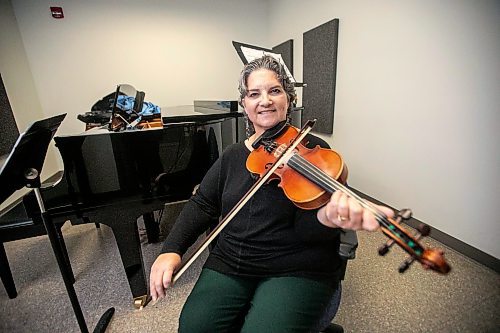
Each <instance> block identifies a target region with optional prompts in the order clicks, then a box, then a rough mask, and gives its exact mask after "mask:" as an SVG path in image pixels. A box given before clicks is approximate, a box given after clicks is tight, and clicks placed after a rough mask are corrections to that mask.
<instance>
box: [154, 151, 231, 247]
mask: <svg viewBox="0 0 500 333" xmlns="http://www.w3.org/2000/svg"><path fill="white" fill-rule="evenodd" d="M220 166H221V161H220V159H219V160H217V161H216V162H215V163H214V165H213V166H212V167H211V168H210V170H209V171H208V172H207V174H206V175H205V177H204V178H203V181H202V182H201V184H200V186H199V188H198V190H197V191H196V193H195V194H194V195H193V196H192V197H191V199H189V201H188V202H187V203H186V205H185V206H184V208H183V209H182V211H181V213H180V214H179V217H178V218H177V220H176V222H175V225H174V227H173V228H172V230H171V232H170V233H169V235H168V236H167V239H166V240H165V243H164V244H163V248H162V251H161V252H162V253H166V252H175V253H178V254H180V255H183V254H184V253H185V252H186V251H187V249H188V248H189V247H190V246H191V245H193V243H194V242H195V241H196V240H197V239H198V237H199V236H200V235H201V234H202V233H203V232H205V231H206V230H208V229H209V228H210V226H211V224H212V223H213V222H214V221H215V220H217V219H218V217H219V216H220V192H219V177H220Z"/></svg>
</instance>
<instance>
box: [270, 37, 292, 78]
mask: <svg viewBox="0 0 500 333" xmlns="http://www.w3.org/2000/svg"><path fill="white" fill-rule="evenodd" d="M272 51H273V53H279V54H281V57H282V58H283V61H284V62H285V64H286V67H288V70H289V71H290V73H292V75H293V39H289V40H287V41H286V42H283V43H281V44H279V45H276V46H275V47H273V49H272Z"/></svg>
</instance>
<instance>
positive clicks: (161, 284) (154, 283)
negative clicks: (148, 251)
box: [149, 253, 181, 302]
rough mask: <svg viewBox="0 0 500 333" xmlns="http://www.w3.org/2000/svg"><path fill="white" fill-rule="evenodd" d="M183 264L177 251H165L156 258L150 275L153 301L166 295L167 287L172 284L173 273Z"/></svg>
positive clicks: (150, 290)
mask: <svg viewBox="0 0 500 333" xmlns="http://www.w3.org/2000/svg"><path fill="white" fill-rule="evenodd" d="M180 264H181V256H180V255H178V254H177V253H163V254H160V255H159V256H158V258H156V260H155V262H154V263H153V266H152V267H151V274H150V275H149V292H150V293H151V298H152V300H153V302H156V300H157V299H160V298H163V297H165V289H167V288H168V287H170V286H171V284H172V275H173V274H174V272H175V270H176V269H177V268H178V267H179V265H180Z"/></svg>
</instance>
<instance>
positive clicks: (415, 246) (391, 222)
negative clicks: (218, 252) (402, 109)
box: [172, 120, 450, 283]
mask: <svg viewBox="0 0 500 333" xmlns="http://www.w3.org/2000/svg"><path fill="white" fill-rule="evenodd" d="M314 123H315V120H314V121H313V120H309V121H307V122H306V124H305V125H304V127H303V128H302V129H301V130H298V129H297V128H295V127H293V126H290V125H288V124H287V123H286V121H284V122H281V123H279V124H278V125H276V126H275V127H273V128H272V129H270V130H267V131H266V132H265V133H264V134H262V135H261V136H260V137H259V138H258V139H257V140H255V142H254V143H252V147H253V148H254V150H253V151H252V152H251V153H250V155H249V157H248V159H247V162H246V167H247V169H248V170H249V171H250V172H251V173H252V174H256V175H259V178H258V180H257V181H256V182H255V183H254V184H253V186H252V187H251V188H250V189H249V190H248V192H247V193H246V194H245V195H244V196H243V197H242V198H241V199H240V201H239V202H238V203H237V204H236V205H235V206H234V207H233V208H232V209H231V210H230V212H229V213H228V214H227V215H226V216H225V217H224V218H223V219H222V220H221V221H220V222H219V224H218V225H217V226H216V227H215V228H214V229H213V230H212V232H211V233H210V234H209V235H208V236H207V238H206V239H205V240H204V241H203V242H202V243H201V244H200V245H199V247H198V248H197V249H196V250H195V251H194V252H193V253H192V254H191V256H190V257H189V258H188V259H187V260H186V261H184V262H183V263H182V264H181V266H180V267H179V269H178V270H177V271H176V272H175V273H174V275H173V277H172V282H173V283H175V282H176V281H177V280H178V279H179V278H180V276H181V275H182V274H183V273H184V272H185V271H186V270H187V268H188V267H189V266H190V265H191V264H192V263H193V262H194V261H195V260H196V258H198V256H199V255H200V254H201V253H202V252H203V251H204V250H205V249H206V248H207V247H208V245H209V244H210V243H211V242H212V241H213V240H214V239H215V238H216V237H217V235H218V234H219V233H220V232H221V231H222V230H223V229H224V228H225V227H226V225H227V224H228V223H229V222H230V221H231V220H232V219H233V218H234V216H235V215H236V214H237V213H238V212H239V211H240V209H241V208H242V207H243V206H244V205H245V204H246V203H247V202H248V201H249V200H250V198H251V197H252V196H253V195H254V194H255V193H256V192H257V190H258V189H259V188H260V187H262V185H264V184H265V183H267V182H269V181H271V180H274V179H279V180H280V183H279V186H280V187H281V188H282V189H283V191H284V193H285V195H286V196H287V197H288V198H289V199H290V200H291V201H292V202H293V203H294V204H295V205H296V206H298V207H299V208H302V209H317V208H319V207H321V206H323V205H324V204H326V203H327V202H328V200H329V199H330V197H331V194H332V193H333V192H335V191H337V190H341V191H343V192H344V193H346V194H348V195H349V196H350V197H352V198H353V199H355V200H356V201H357V202H358V203H359V204H360V205H361V206H363V207H364V208H365V209H368V210H369V211H371V212H372V213H373V215H374V216H375V218H376V220H377V222H378V223H379V224H380V228H381V230H382V232H383V233H384V234H385V235H386V236H387V237H388V238H389V241H388V242H387V243H386V244H384V245H383V246H382V247H380V248H379V254H380V255H385V254H386V253H387V252H388V251H389V249H390V248H391V247H392V246H393V245H394V244H397V245H399V247H401V248H402V249H403V250H404V251H406V252H407V253H408V254H409V255H410V258H408V259H407V260H405V261H404V262H403V264H402V265H401V266H400V267H399V272H400V273H403V272H405V271H406V270H407V269H408V268H409V267H410V265H411V264H412V263H413V262H414V261H418V262H420V263H421V264H422V266H424V268H430V269H431V270H434V271H436V272H438V273H441V274H447V273H448V272H449V271H450V266H449V265H448V263H447V262H446V260H445V259H444V255H443V251H441V250H438V249H430V248H426V247H424V246H423V245H422V244H421V243H419V240H420V239H421V238H422V237H424V236H427V235H428V234H429V232H430V228H429V227H428V226H426V225H423V226H422V227H419V231H420V233H419V234H418V235H416V236H412V235H411V234H410V233H409V232H408V231H407V230H405V229H404V228H403V227H402V226H401V222H402V221H403V220H407V219H409V218H410V217H411V211H410V210H408V209H406V210H401V211H400V212H399V214H398V215H397V216H396V218H395V219H392V218H389V217H387V216H386V215H385V214H384V213H383V212H382V211H380V210H379V209H378V208H377V207H376V206H375V205H374V204H372V203H370V202H368V201H365V200H364V199H362V198H361V197H360V196H359V195H357V194H356V193H355V192H353V191H352V190H350V189H349V188H348V187H346V186H345V185H344V184H345V183H346V180H347V174H348V171H347V167H346V166H345V164H344V162H343V161H342V158H341V156H340V155H339V154H338V153H336V152H335V151H333V150H330V149H325V148H321V147H319V146H317V147H315V148H313V149H308V148H306V147H305V146H304V145H303V144H302V142H303V140H304V139H305V137H306V135H307V134H308V133H309V132H310V131H311V129H312V127H313V126H314Z"/></svg>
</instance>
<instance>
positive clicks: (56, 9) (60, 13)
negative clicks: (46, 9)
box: [50, 7, 64, 19]
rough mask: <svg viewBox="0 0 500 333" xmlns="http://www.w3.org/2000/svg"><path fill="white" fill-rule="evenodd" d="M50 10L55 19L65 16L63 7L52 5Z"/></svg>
mask: <svg viewBox="0 0 500 333" xmlns="http://www.w3.org/2000/svg"><path fill="white" fill-rule="evenodd" d="M50 12H51V13H52V17H53V18H55V19H62V18H63V17H64V13H63V10H62V7H50Z"/></svg>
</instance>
